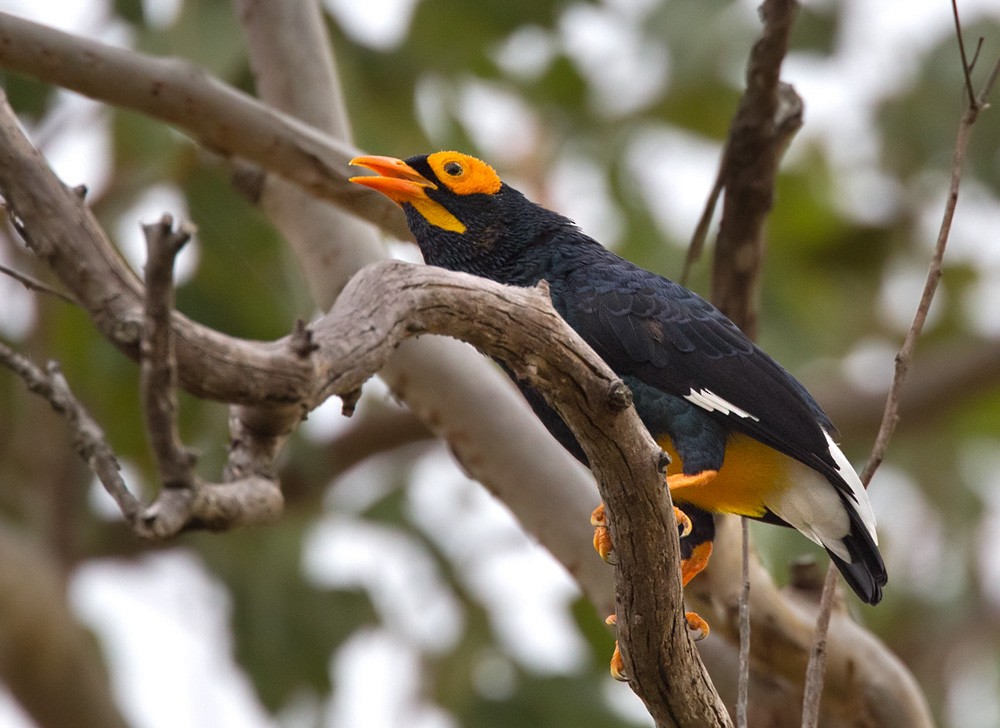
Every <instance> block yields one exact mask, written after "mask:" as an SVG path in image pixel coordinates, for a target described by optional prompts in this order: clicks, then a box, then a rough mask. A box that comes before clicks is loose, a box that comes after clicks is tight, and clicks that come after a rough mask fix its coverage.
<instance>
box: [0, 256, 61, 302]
mask: <svg viewBox="0 0 1000 728" xmlns="http://www.w3.org/2000/svg"><path fill="white" fill-rule="evenodd" d="M0 273H3V274H4V275H7V276H10V277H11V278H13V279H14V280H15V281H17V282H18V283H20V284H21V285H22V286H24V287H25V288H26V289H28V290H29V291H38V292H39V293H47V294H49V295H50V296H55V297H56V298H61V299H62V300H64V301H65V302H66V303H72V304H75V305H79V304H77V303H76V301H75V300H74V299H73V297H72V296H70V295H69V294H67V293H63V292H62V291H59V290H56V289H55V288H52V287H51V286H47V285H45V284H44V283H42V282H41V281H39V280H36V279H34V278H32V277H31V276H29V275H25V274H24V273H19V272H18V271H16V270H14V269H13V268H8V267H7V266H5V265H0Z"/></svg>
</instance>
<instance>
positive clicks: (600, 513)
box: [590, 503, 614, 563]
mask: <svg viewBox="0 0 1000 728" xmlns="http://www.w3.org/2000/svg"><path fill="white" fill-rule="evenodd" d="M590 525H591V526H593V527H594V550H595V551H596V552H597V553H598V554H600V556H601V558H602V559H604V560H605V561H607V562H608V563H611V552H612V550H613V549H614V546H612V544H611V531H609V530H608V519H607V516H606V515H605V513H604V504H603V503H601V505H599V506H597V508H595V509H594V511H593V513H591V514H590Z"/></svg>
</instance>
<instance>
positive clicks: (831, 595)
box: [802, 564, 840, 728]
mask: <svg viewBox="0 0 1000 728" xmlns="http://www.w3.org/2000/svg"><path fill="white" fill-rule="evenodd" d="M839 581H840V579H839V576H838V574H837V569H836V568H835V567H834V565H833V564H830V565H829V566H828V567H827V569H826V578H825V580H824V582H823V591H822V594H821V596H820V600H819V612H818V614H817V617H816V634H815V637H814V638H813V645H812V649H811V651H810V653H809V664H808V666H807V667H806V681H805V688H804V690H803V693H804V697H803V699H802V726H803V728H812V727H813V726H816V725H817V724H818V721H819V704H820V699H821V698H822V697H823V682H824V680H825V678H826V640H827V632H828V631H829V629H830V615H831V614H832V613H833V604H834V601H835V600H836V595H837V583H838V582H839Z"/></svg>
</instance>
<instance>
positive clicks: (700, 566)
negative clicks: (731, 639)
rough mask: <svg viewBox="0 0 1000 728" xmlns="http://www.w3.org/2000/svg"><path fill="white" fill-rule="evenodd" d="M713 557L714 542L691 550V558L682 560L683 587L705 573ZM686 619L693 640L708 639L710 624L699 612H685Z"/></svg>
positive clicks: (707, 542) (699, 545)
mask: <svg viewBox="0 0 1000 728" xmlns="http://www.w3.org/2000/svg"><path fill="white" fill-rule="evenodd" d="M711 556H712V542H711V541H703V542H702V543H700V544H698V545H697V546H695V547H694V548H693V549H692V550H691V555H690V556H688V557H687V558H686V559H681V587H686V586H687V585H688V582H689V581H691V580H692V579H693V578H694V577H695V576H697V575H698V574H700V573H701V572H702V571H704V569H705V567H706V566H708V560H709V558H710V557H711ZM684 617H685V618H686V619H687V623H688V629H689V630H691V639H693V640H694V641H695V642H698V641H700V640H703V639H705V638H706V637H708V633H709V632H711V629H710V628H709V626H708V622H706V621H705V620H704V619H702V618H701V617H700V616H699V615H698V613H697V612H684Z"/></svg>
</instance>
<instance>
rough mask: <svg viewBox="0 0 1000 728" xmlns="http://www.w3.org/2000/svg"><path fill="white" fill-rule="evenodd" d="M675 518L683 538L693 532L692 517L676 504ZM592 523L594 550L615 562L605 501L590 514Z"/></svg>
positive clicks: (609, 561) (606, 559)
mask: <svg viewBox="0 0 1000 728" xmlns="http://www.w3.org/2000/svg"><path fill="white" fill-rule="evenodd" d="M674 518H675V519H677V525H678V526H680V527H681V533H680V536H681V538H684V537H685V536H687V535H688V534H689V533H691V528H692V526H691V519H690V518H688V515H687V513H685V512H684V511H682V510H681V509H680V508H678V507H677V506H674ZM590 525H591V526H593V527H594V550H595V551H596V552H597V553H598V554H600V556H601V558H602V559H604V560H605V561H607V562H608V563H609V564H610V563H613V562H612V561H611V552H612V551H614V544H612V542H611V531H609V530H608V519H607V516H606V515H605V512H604V504H603V503H601V504H600V505H599V506H597V508H595V509H594V511H593V512H592V513H591V514H590Z"/></svg>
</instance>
